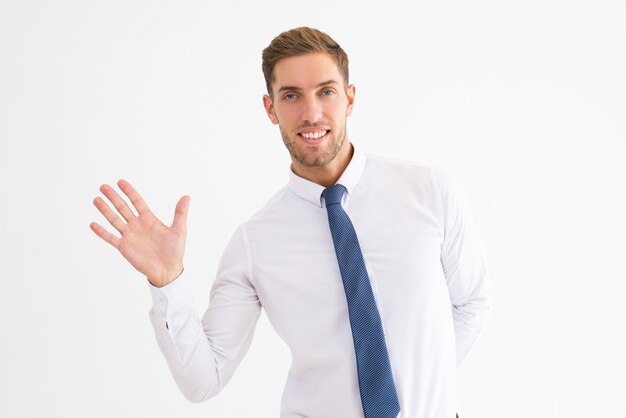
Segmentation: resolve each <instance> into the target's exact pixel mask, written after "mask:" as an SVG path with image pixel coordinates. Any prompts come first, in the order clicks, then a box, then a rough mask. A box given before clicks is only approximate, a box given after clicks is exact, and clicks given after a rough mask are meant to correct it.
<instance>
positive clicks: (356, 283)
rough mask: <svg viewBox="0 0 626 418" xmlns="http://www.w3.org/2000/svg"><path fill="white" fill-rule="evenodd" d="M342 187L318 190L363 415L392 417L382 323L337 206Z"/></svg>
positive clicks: (393, 398)
mask: <svg viewBox="0 0 626 418" xmlns="http://www.w3.org/2000/svg"><path fill="white" fill-rule="evenodd" d="M345 192H346V188H345V187H344V186H342V185H341V184H336V185H334V186H333V187H330V188H328V189H326V190H324V192H323V193H322V196H323V197H324V199H325V200H326V211H327V212H328V223H329V224H330V233H331V235H332V237H333V243H334V245H335V253H336V254H337V262H338V263H339V271H340V272H341V278H342V280H343V288H344V290H345V292H346V299H347V301H348V316H349V317H350V326H351V328H352V339H353V340H354V349H355V352H356V366H357V373H358V377H359V390H360V392H361V403H362V404H363V412H364V413H365V418H396V417H397V416H398V413H399V412H400V403H399V401H398V395H397V394H396V387H395V385H394V382H393V375H392V373H391V364H390V363H389V354H388V353H387V346H386V344H385V335H384V333H383V326H382V323H381V321H380V315H379V314H378V308H377V307H376V301H375V300H374V294H373V293H372V287H371V285H370V281H369V277H368V276H367V270H366V268H365V261H364V260H363V254H362V253H361V247H360V246H359V241H358V239H357V236H356V231H355V230H354V226H353V225H352V222H351V221H350V218H349V217H348V214H347V213H346V212H345V211H344V210H343V208H342V207H341V198H342V196H343V194H344V193H345Z"/></svg>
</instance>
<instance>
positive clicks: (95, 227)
mask: <svg viewBox="0 0 626 418" xmlns="http://www.w3.org/2000/svg"><path fill="white" fill-rule="evenodd" d="M117 185H118V186H119V188H120V189H121V190H122V191H123V192H124V194H126V196H128V198H129V199H130V201H131V203H132V204H133V206H134V207H135V209H136V210H137V213H138V215H135V214H134V213H133V211H132V210H131V209H130V207H128V205H127V204H126V201H125V200H124V199H122V197H120V195H119V194H118V193H117V192H116V191H115V190H114V189H113V188H112V187H111V186H109V185H108V184H103V185H102V186H100V191H101V192H102V193H103V194H104V195H105V196H106V197H107V198H108V199H109V200H110V201H111V203H113V206H115V208H116V209H117V211H118V212H119V214H120V215H122V217H123V219H121V218H120V217H119V216H118V214H117V213H115V212H114V211H113V210H111V208H110V207H109V205H108V204H107V203H106V202H105V201H104V199H102V198H100V197H96V198H95V199H94V200H93V204H94V205H95V206H96V208H98V210H99V211H100V212H101V213H102V214H103V215H104V217H105V218H106V219H107V221H109V223H110V224H111V225H112V226H113V227H114V228H115V229H117V230H118V232H119V233H120V234H121V235H122V237H121V238H118V237H116V236H115V235H113V234H111V233H110V232H109V231H107V230H106V229H104V228H103V227H102V226H100V225H99V224H98V223H96V222H92V223H91V224H89V227H90V228H91V230H92V231H93V232H95V233H96V235H98V236H99V237H100V238H102V239H103V240H105V241H106V242H108V243H109V244H111V245H112V246H114V247H115V248H117V249H118V250H119V252H120V253H122V255H123V256H124V258H126V259H127V260H128V261H129V262H130V264H132V266H133V267H135V268H136V269H137V270H139V271H140V272H141V273H143V274H144V275H145V276H146V277H147V278H148V280H149V281H150V283H152V284H153V285H154V286H157V287H162V286H165V285H166V284H168V283H170V282H172V281H173V280H174V279H176V278H177V277H178V276H179V275H180V274H181V273H182V271H183V255H184V253H185V241H186V239H187V212H188V210H189V201H190V200H191V197H189V196H183V197H181V198H180V200H179V201H178V203H177V204H176V210H175V212H174V221H173V222H172V225H171V226H170V227H168V226H166V225H164V224H163V223H162V222H161V221H160V220H159V219H157V217H156V216H154V214H153V213H152V212H151V211H150V209H149V208H148V206H147V205H146V203H145V202H144V200H143V199H142V198H141V196H140V195H139V193H138V192H137V190H135V188H134V187H133V186H131V185H130V183H128V182H127V181H126V180H120V181H118V182H117ZM124 220H125V221H126V222H124Z"/></svg>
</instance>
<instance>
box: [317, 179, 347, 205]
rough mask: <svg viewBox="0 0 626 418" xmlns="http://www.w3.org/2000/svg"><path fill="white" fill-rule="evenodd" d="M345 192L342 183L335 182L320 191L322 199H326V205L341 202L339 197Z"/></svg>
mask: <svg viewBox="0 0 626 418" xmlns="http://www.w3.org/2000/svg"><path fill="white" fill-rule="evenodd" d="M345 192H346V188H345V186H343V185H342V184H335V185H334V186H333V187H329V188H328V189H325V190H324V191H323V192H322V196H324V200H326V207H328V206H330V205H336V204H338V203H339V204H341V198H342V197H343V194H344V193H345Z"/></svg>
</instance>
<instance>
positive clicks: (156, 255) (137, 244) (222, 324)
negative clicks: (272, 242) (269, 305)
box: [90, 180, 261, 402]
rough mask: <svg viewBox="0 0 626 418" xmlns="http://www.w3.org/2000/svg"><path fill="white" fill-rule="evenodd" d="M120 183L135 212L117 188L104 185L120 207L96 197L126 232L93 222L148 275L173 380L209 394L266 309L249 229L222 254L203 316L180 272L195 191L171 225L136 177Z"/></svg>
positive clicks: (192, 395)
mask: <svg viewBox="0 0 626 418" xmlns="http://www.w3.org/2000/svg"><path fill="white" fill-rule="evenodd" d="M117 184H118V186H119V187H120V189H121V190H122V191H123V192H124V194H126V196H128V198H129V199H130V201H131V202H132V204H133V206H134V207H135V209H136V210H137V215H135V213H133V211H132V210H131V209H130V207H129V206H128V204H127V203H126V201H125V200H124V199H122V197H121V196H120V195H119V194H118V193H117V192H116V191H115V190H114V189H113V188H112V187H111V186H109V185H107V184H103V185H102V186H101V187H100V191H101V192H102V193H103V194H104V195H105V196H106V197H107V198H108V199H109V201H110V202H111V203H112V204H113V206H114V207H115V209H117V213H116V212H114V211H113V210H112V209H111V208H110V207H109V205H108V204H107V203H106V202H105V201H104V200H103V199H102V198H100V197H97V198H95V199H94V201H93V203H94V205H95V206H96V208H98V210H99V211H100V213H102V214H103V215H104V217H105V218H106V219H107V221H108V222H109V223H110V224H111V225H112V226H113V227H114V228H115V229H116V230H117V231H118V232H119V233H120V235H121V238H120V237H117V236H115V235H113V234H111V233H110V232H109V231H107V230H106V229H105V228H103V227H102V226H101V225H99V224H98V223H96V222H92V223H91V224H90V227H91V229H92V230H93V231H94V233H95V234H96V235H98V236H99V237H100V238H102V239H103V240H104V241H106V242H108V243H109V244H111V245H112V246H113V247H115V248H116V249H117V250H119V252H120V253H121V254H122V255H123V256H124V258H125V259H126V260H128V262H129V263H130V264H131V265H132V266H133V267H135V268H136V269H137V270H138V271H139V272H141V273H142V274H143V275H145V276H146V278H147V279H148V282H149V283H150V289H151V294H152V297H153V300H154V306H153V308H152V310H151V311H150V318H151V320H152V324H153V325H154V329H155V333H156V338H157V342H158V344H159V347H160V348H161V351H162V352H163V354H164V355H165V358H166V360H167V362H168V365H169V367H170V370H171V372H172V375H173V376H174V379H175V380H176V382H177V384H178V386H179V387H180V389H181V391H182V392H183V394H184V395H185V396H186V397H187V398H188V399H189V400H191V401H194V402H199V401H202V400H205V399H208V398H209V397H211V396H213V395H215V394H216V393H217V392H219V390H220V389H221V388H222V387H223V386H224V385H225V384H226V382H228V380H229V379H230V377H231V376H232V373H233V372H234V370H235V368H236V367H237V365H238V364H239V362H240V361H241V359H242V357H243V355H244V354H245V352H246V350H247V349H248V347H249V346H250V342H251V340H252V334H253V332H254V326H255V324H256V320H257V319H258V317H259V314H260V309H261V305H260V303H259V300H258V298H257V296H256V291H255V289H254V287H253V286H252V285H251V283H250V282H249V277H250V274H249V267H248V266H249V263H248V260H249V257H248V254H247V247H246V244H245V241H244V239H245V236H244V234H243V232H244V231H243V229H242V228H240V229H238V230H237V232H236V233H235V235H234V236H233V238H232V239H231V241H230V243H229V245H228V246H227V248H226V251H225V252H224V255H223V257H222V260H221V262H220V266H219V270H218V275H217V279H216V281H215V283H214V285H213V289H212V291H211V297H210V307H209V310H208V311H207V313H206V314H205V316H204V318H203V319H202V322H201V321H200V319H199V318H198V317H197V316H196V314H195V313H194V312H193V310H192V308H191V296H190V293H189V289H188V284H187V283H186V278H185V277H182V273H183V270H184V268H183V256H184V252H185V241H186V238H187V226H186V221H187V212H188V209H189V201H190V197H189V196H183V197H182V198H181V199H180V200H179V201H178V204H177V205H176V209H175V213H174V220H173V222H172V225H171V226H169V227H168V226H167V225H164V224H163V223H162V222H161V221H160V220H159V219H157V217H156V216H155V215H154V214H153V213H152V211H150V209H149V208H148V205H147V204H146V203H145V202H144V200H143V198H142V197H141V196H140V195H139V193H138V192H137V191H136V190H135V189H134V188H133V186H131V185H130V183H128V182H127V181H125V180H120V181H119V182H118V183H117ZM120 215H121V217H120Z"/></svg>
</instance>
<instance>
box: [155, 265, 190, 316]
mask: <svg viewBox="0 0 626 418" xmlns="http://www.w3.org/2000/svg"><path fill="white" fill-rule="evenodd" d="M148 287H149V288H150V295H151V296H152V311H153V313H154V314H155V315H159V316H163V317H165V318H167V317H169V316H171V315H172V314H173V313H174V312H177V311H180V309H182V308H185V307H191V306H192V297H191V289H190V287H189V282H188V281H187V278H186V277H185V276H184V274H181V275H180V276H179V277H178V278H176V279H175V280H173V281H172V282H170V283H168V284H166V285H165V286H162V287H156V286H154V285H153V284H152V283H150V282H149V281H148Z"/></svg>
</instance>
